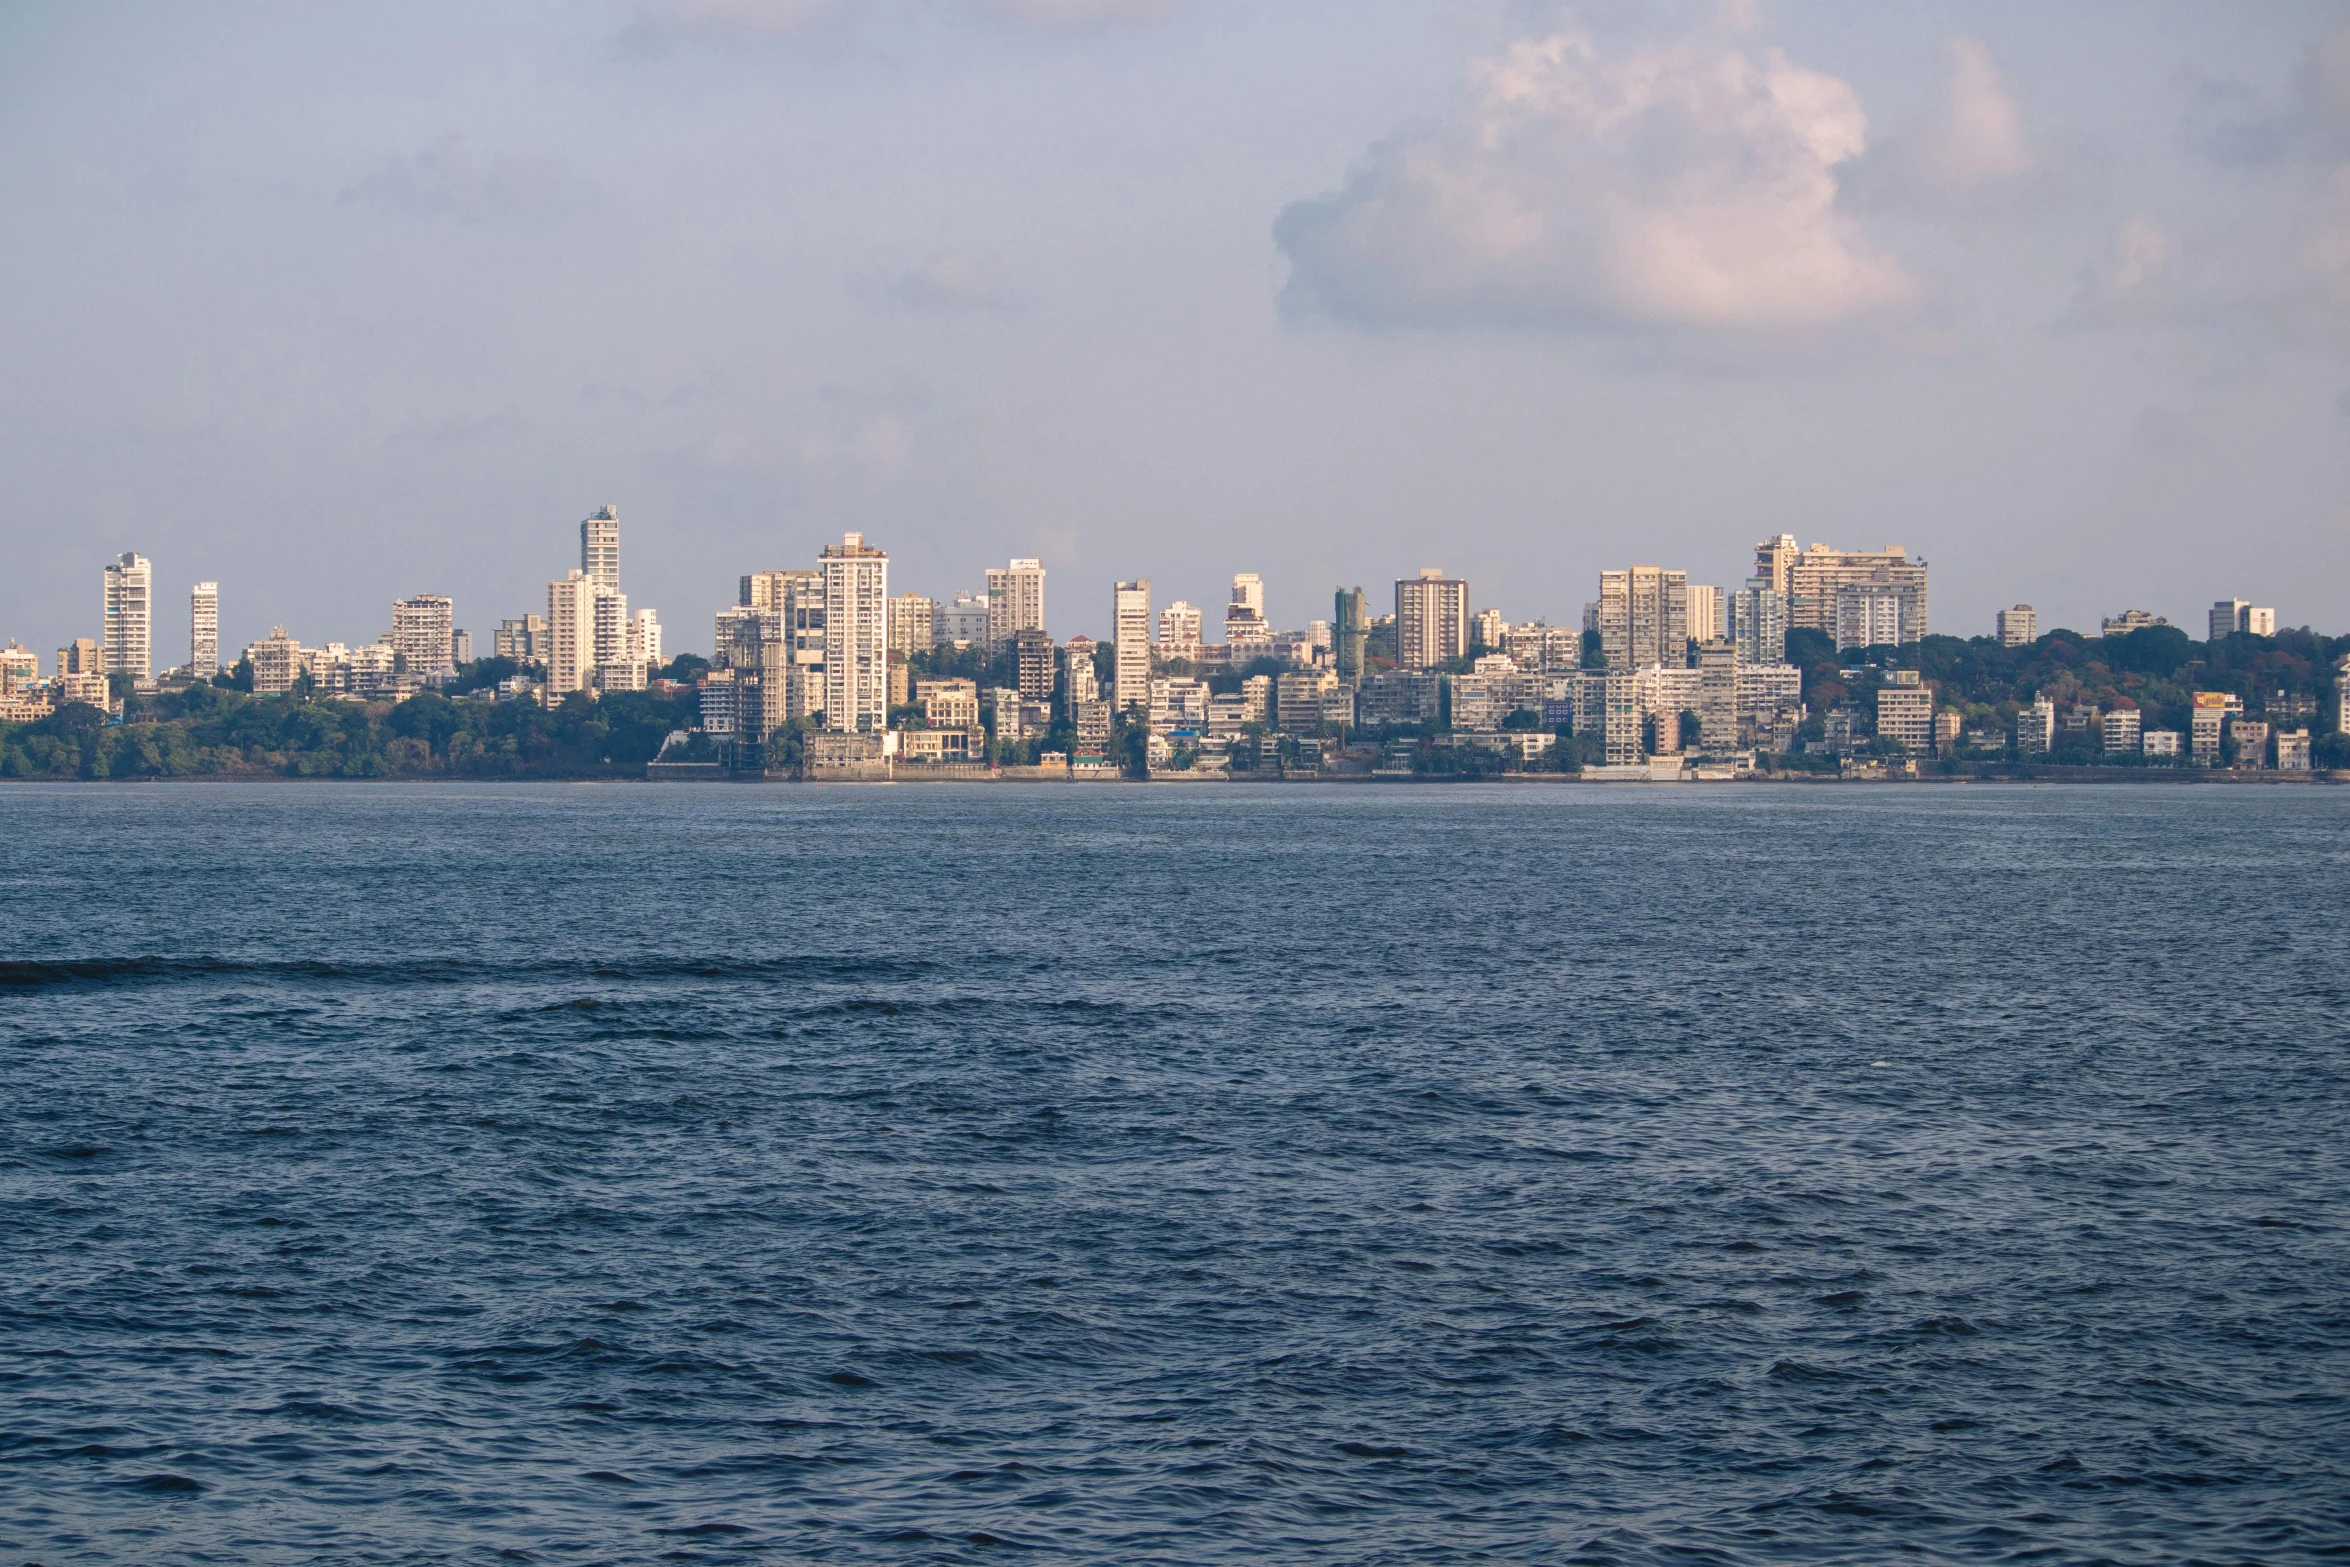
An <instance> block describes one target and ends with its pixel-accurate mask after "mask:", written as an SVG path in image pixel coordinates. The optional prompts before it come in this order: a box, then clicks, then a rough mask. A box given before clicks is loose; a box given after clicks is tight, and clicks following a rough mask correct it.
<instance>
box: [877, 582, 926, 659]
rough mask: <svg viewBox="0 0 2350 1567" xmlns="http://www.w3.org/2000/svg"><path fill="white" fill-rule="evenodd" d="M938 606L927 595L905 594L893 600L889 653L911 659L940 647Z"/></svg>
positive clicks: (890, 608) (890, 605) (890, 614)
mask: <svg viewBox="0 0 2350 1567" xmlns="http://www.w3.org/2000/svg"><path fill="white" fill-rule="evenodd" d="M937 624H938V605H937V604H936V603H935V602H933V601H932V600H931V598H930V597H929V595H927V594H923V593H901V594H899V595H898V596H897V597H896V598H893V599H891V600H890V601H889V650H890V651H891V652H892V653H902V654H906V655H908V656H909V657H910V656H912V655H913V654H916V653H927V652H929V651H930V650H931V648H932V647H933V646H934V645H936V643H937V641H938V636H937Z"/></svg>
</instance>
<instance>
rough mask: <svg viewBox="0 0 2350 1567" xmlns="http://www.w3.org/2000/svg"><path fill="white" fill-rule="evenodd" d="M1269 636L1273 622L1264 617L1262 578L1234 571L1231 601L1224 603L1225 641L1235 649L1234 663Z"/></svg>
mask: <svg viewBox="0 0 2350 1567" xmlns="http://www.w3.org/2000/svg"><path fill="white" fill-rule="evenodd" d="M1272 640H1273V625H1272V622H1271V621H1268V620H1267V619H1266V618H1265V579H1264V578H1262V577H1260V576H1258V575H1257V574H1256V573H1255V572H1253V571H1243V572H1238V573H1236V574H1235V575H1234V576H1233V578H1232V601H1231V602H1230V603H1228V604H1226V605H1225V606H1224V645H1225V646H1226V647H1227V648H1230V649H1233V650H1234V651H1233V652H1232V655H1231V657H1232V661H1233V663H1234V664H1236V665H1238V664H1244V663H1246V662H1247V661H1248V659H1249V657H1250V651H1253V650H1255V649H1258V648H1262V647H1264V646H1265V645H1266V644H1267V643H1269V642H1271V641H1272ZM1244 649H1245V650H1250V651H1242V650H1244Z"/></svg>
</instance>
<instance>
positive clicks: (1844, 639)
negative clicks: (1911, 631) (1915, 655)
mask: <svg viewBox="0 0 2350 1567" xmlns="http://www.w3.org/2000/svg"><path fill="white" fill-rule="evenodd" d="M1835 630H1836V651H1837V652H1839V653H1843V652H1848V651H1850V650H1851V649H1853V648H1866V647H1896V646H1898V645H1900V644H1901V643H1903V642H1915V641H1916V640H1917V638H1915V637H1912V636H1905V635H1904V634H1903V633H1904V632H1906V631H1907V630H1908V628H1907V627H1906V626H1904V625H1903V624H1902V622H1901V595H1899V594H1898V593H1891V592H1886V591H1883V590H1881V589H1878V588H1870V587H1861V586H1859V585H1857V584H1854V583H1846V584H1845V585H1844V586H1843V587H1840V588H1838V589H1837V590H1836V622H1835Z"/></svg>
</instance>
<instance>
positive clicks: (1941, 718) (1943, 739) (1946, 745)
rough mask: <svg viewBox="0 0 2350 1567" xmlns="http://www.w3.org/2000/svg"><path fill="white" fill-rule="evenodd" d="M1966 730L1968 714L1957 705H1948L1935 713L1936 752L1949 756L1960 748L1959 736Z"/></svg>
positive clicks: (1936, 753)
mask: <svg viewBox="0 0 2350 1567" xmlns="http://www.w3.org/2000/svg"><path fill="white" fill-rule="evenodd" d="M1965 730H1966V715H1964V714H1963V713H1961V712H1959V710H1958V709H1957V708H1955V707H1946V708H1944V709H1943V710H1942V711H1941V712H1939V713H1936V714H1935V715H1934V754H1935V755H1936V756H1947V755H1949V754H1950V753H1951V752H1953V751H1955V750H1957V749H1958V745H1959V736H1960V735H1961V734H1962V733H1964V732H1965Z"/></svg>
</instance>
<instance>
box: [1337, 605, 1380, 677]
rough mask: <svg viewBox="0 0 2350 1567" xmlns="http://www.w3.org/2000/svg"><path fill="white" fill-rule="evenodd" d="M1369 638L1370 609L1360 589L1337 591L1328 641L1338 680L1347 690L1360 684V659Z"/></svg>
mask: <svg viewBox="0 0 2350 1567" xmlns="http://www.w3.org/2000/svg"><path fill="white" fill-rule="evenodd" d="M1370 636H1371V605H1370V602H1369V601H1368V600H1367V599H1365V598H1364V597H1363V590H1362V589H1361V588H1360V587H1353V588H1340V589H1339V590H1338V592H1337V595H1336V598H1335V600H1334V603H1333V608H1332V618H1331V622H1330V641H1331V649H1332V653H1333V655H1334V661H1335V663H1336V665H1337V669H1338V680H1339V683H1340V684H1341V685H1343V686H1346V687H1347V688H1348V689H1350V690H1351V689H1353V688H1354V687H1356V686H1359V685H1361V684H1362V683H1363V659H1364V651H1365V648H1366V645H1367V644H1368V643H1369V641H1370Z"/></svg>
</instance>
